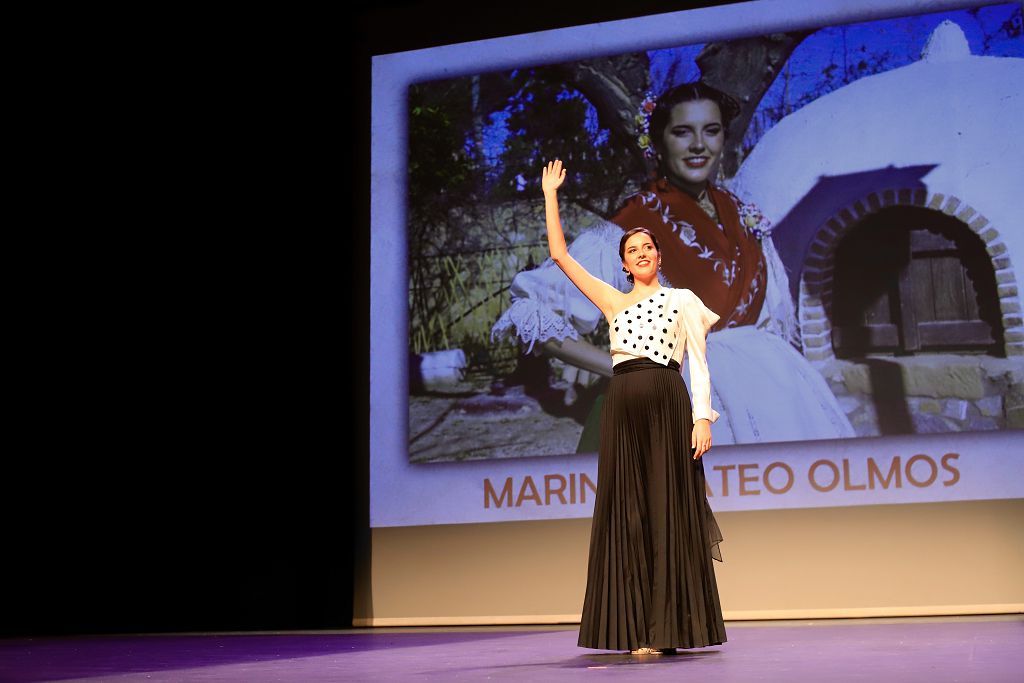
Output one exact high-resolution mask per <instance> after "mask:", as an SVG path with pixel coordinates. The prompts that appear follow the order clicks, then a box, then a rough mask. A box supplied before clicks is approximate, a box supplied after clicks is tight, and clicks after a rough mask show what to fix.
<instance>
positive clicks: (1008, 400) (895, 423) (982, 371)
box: [819, 354, 1024, 436]
mask: <svg viewBox="0 0 1024 683" xmlns="http://www.w3.org/2000/svg"><path fill="white" fill-rule="evenodd" d="M819 370H820V371H821V373H822V374H823V375H824V377H825V379H826V381H827V382H828V384H829V386H830V387H831V389H832V391H833V393H835V395H836V398H837V399H838V401H839V405H840V406H841V407H842V409H843V410H844V412H846V415H847V417H849V419H850V423H851V424H852V425H853V427H854V429H855V430H856V431H857V435H858V436H880V435H882V434H893V433H915V434H933V433H944V432H960V431H984V430H992V429H1024V362H1021V360H1020V359H1019V358H992V357H989V356H981V355H957V354H929V355H922V356H904V357H895V358H894V357H869V358H864V359H858V360H838V359H834V358H833V359H832V360H831V361H829V362H827V363H825V364H821V365H819Z"/></svg>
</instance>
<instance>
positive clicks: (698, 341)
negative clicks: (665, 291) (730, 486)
mask: <svg viewBox="0 0 1024 683" xmlns="http://www.w3.org/2000/svg"><path fill="white" fill-rule="evenodd" d="M683 291H684V293H685V294H686V295H687V300H685V301H683V302H682V304H681V305H682V311H683V312H682V316H683V321H682V322H683V330H684V332H685V333H686V342H685V343H686V354H687V356H688V357H689V364H690V387H691V389H692V391H693V435H692V438H691V443H690V445H691V446H692V447H693V449H694V454H693V457H694V459H697V458H699V457H700V456H702V455H703V454H704V453H706V452H707V451H708V449H709V448H711V423H712V422H714V421H716V420H717V419H718V418H719V417H720V415H719V413H718V411H716V410H715V409H714V408H712V407H711V372H710V371H709V370H708V361H707V339H706V338H707V334H708V330H710V329H711V327H712V326H713V325H714V324H715V323H717V322H718V320H719V316H718V314H717V313H715V312H714V311H712V310H711V309H710V308H708V307H707V306H705V305H704V302H703V301H701V300H700V297H698V296H697V295H696V294H694V293H693V292H691V291H690V290H688V289H687V290H683Z"/></svg>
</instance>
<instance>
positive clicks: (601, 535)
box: [541, 160, 726, 654]
mask: <svg viewBox="0 0 1024 683" xmlns="http://www.w3.org/2000/svg"><path fill="white" fill-rule="evenodd" d="M565 173H566V172H565V169H564V168H563V167H562V163H561V161H558V160H555V161H552V162H549V163H548V164H547V166H546V167H545V168H544V170H543V173H542V179H541V186H542V188H543V191H544V201H545V208H546V211H545V216H546V221H547V235H548V246H549V249H550V252H551V258H552V260H553V261H554V262H555V263H556V264H557V265H558V267H559V268H560V269H561V270H562V271H563V272H564V273H565V274H566V275H567V276H568V277H569V279H570V280H571V281H572V282H573V284H575V285H576V287H577V288H578V289H579V290H580V291H581V292H582V293H583V294H584V295H585V296H586V297H587V298H588V299H589V300H590V301H591V302H592V303H593V304H594V305H595V306H597V307H598V309H600V311H601V312H602V313H603V314H604V316H605V318H606V319H607V320H608V324H609V332H610V338H611V348H610V350H611V356H612V365H613V376H612V380H611V384H610V386H609V389H608V393H607V395H606V398H605V401H604V404H603V406H602V409H601V438H600V448H599V457H598V475H597V476H598V482H597V497H596V500H595V504H594V518H593V524H592V528H591V539H590V559H589V565H588V575H587V590H586V596H585V598H584V606H583V617H582V621H581V624H580V637H579V645H580V646H581V647H590V648H598V649H609V650H624V649H628V650H630V651H631V652H632V653H633V654H661V653H670V652H675V648H677V647H684V648H686V647H702V646H706V645H717V644H720V643H722V642H725V640H726V637H725V626H724V623H723V620H722V610H721V605H720V602H719V598H718V588H717V584H716V581H715V574H714V568H713V566H712V564H711V560H712V555H713V554H717V543H718V542H720V541H721V540H722V537H721V533H720V531H719V529H718V525H717V523H716V522H715V519H714V515H713V514H712V512H711V508H710V506H709V505H708V502H707V497H706V493H705V484H704V465H703V461H702V460H701V456H702V455H704V453H706V452H707V451H708V449H709V448H710V447H711V427H710V423H711V422H713V421H715V420H716V419H718V417H719V415H718V413H717V412H716V411H714V410H712V409H711V386H710V376H709V373H708V368H707V362H706V360H705V356H704V354H705V337H706V335H707V332H708V330H709V329H710V328H711V326H712V325H714V324H715V323H716V322H717V321H718V320H719V317H718V315H716V314H715V313H714V312H712V311H711V310H710V309H708V308H707V307H706V306H705V305H704V304H703V302H702V301H701V300H700V299H699V298H698V297H697V295H696V294H694V293H693V292H692V291H690V290H689V289H672V288H667V287H663V286H662V285H661V284H660V283H659V281H658V269H659V268H660V266H661V251H660V248H659V245H658V242H657V240H656V239H655V237H654V236H653V234H652V233H651V232H650V231H649V230H647V229H646V228H636V229H633V230H628V231H627V232H625V233H624V234H623V235H622V239H621V240H620V242H619V258H620V259H621V261H622V268H623V270H624V271H625V272H626V273H628V276H627V278H628V279H629V280H630V281H631V283H632V285H633V286H632V290H631V291H629V292H628V293H623V292H621V291H619V290H618V289H616V288H615V287H613V286H611V285H610V284H608V283H606V282H604V281H602V280H600V279H599V278H597V277H595V276H593V275H592V274H590V273H589V272H587V270H586V269H585V268H584V267H583V266H581V265H580V264H579V262H578V261H576V259H575V258H573V257H572V255H571V254H569V252H568V250H567V248H566V243H565V235H564V233H563V231H562V225H561V220H560V218H559V211H558V197H557V190H558V188H559V187H560V186H561V185H562V183H563V182H564V180H565ZM684 353H686V354H688V355H689V367H690V380H691V385H692V387H693V394H694V396H693V401H692V404H691V399H690V396H689V393H688V392H687V389H686V385H685V384H684V382H683V378H682V376H681V375H680V374H679V367H680V364H681V362H682V359H683V355H684ZM694 418H696V421H695V419H694ZM709 545H710V546H712V549H711V550H709ZM718 558H719V559H720V555H719V556H718Z"/></svg>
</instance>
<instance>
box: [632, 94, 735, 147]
mask: <svg viewBox="0 0 1024 683" xmlns="http://www.w3.org/2000/svg"><path fill="white" fill-rule="evenodd" d="M697 100H711V101H712V102H714V103H715V104H717V105H718V110H719V111H720V112H722V130H723V131H727V130H729V124H730V123H732V120H733V119H735V118H736V117H737V116H738V115H739V113H740V105H739V104H737V102H736V100H734V99H733V98H732V97H730V96H729V95H726V94H725V93H724V92H722V91H721V90H719V89H718V88H713V87H711V86H710V85H708V84H707V83H704V82H702V81H693V82H691V83H683V84H681V85H677V86H676V87H674V88H671V89H669V90H666V91H665V92H663V93H662V94H661V97H659V98H658V101H657V102H656V103H655V105H654V111H653V112H652V113H651V120H650V124H649V126H648V135H649V136H650V138H651V143H652V144H653V145H654V148H655V149H656V150H657V151H658V152H661V151H662V149H661V147H662V138H663V137H664V135H665V127H666V126H667V125H668V121H669V118H670V117H671V116H672V108H673V107H675V106H676V105H677V104H679V103H680V102H696V101H697Z"/></svg>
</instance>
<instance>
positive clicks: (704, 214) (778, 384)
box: [492, 82, 855, 452]
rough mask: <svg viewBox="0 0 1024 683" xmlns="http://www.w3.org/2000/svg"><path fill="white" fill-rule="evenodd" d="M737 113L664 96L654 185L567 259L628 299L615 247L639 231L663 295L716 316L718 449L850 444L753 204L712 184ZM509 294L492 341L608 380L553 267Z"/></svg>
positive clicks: (582, 311) (725, 99) (692, 97)
mask: <svg viewBox="0 0 1024 683" xmlns="http://www.w3.org/2000/svg"><path fill="white" fill-rule="evenodd" d="M737 112H738V106H737V105H736V103H735V101H733V100H732V98H731V97H729V96H728V95H725V94H724V93H722V92H721V91H719V90H717V89H715V88H712V87H710V86H707V85H705V84H703V83H700V82H696V83H687V84H683V85H681V86H677V87H675V88H673V89H671V90H669V91H667V92H665V93H664V94H663V95H662V96H661V97H660V98H659V99H658V101H657V103H655V104H654V107H653V113H651V116H650V122H649V131H650V133H649V135H650V137H649V144H650V146H651V148H652V150H653V151H654V152H656V154H657V159H658V177H657V178H656V179H654V180H651V181H649V182H647V183H646V184H645V185H644V186H643V187H642V188H641V190H640V191H639V192H637V193H636V194H634V195H632V196H630V197H628V198H627V199H626V201H625V202H624V204H623V206H622V208H621V209H620V210H619V211H618V212H616V213H615V215H614V216H613V217H612V219H611V221H602V222H601V223H600V224H599V225H597V226H596V227H593V228H591V229H589V230H586V231H584V232H583V233H582V234H580V235H579V236H578V237H577V238H576V240H575V241H574V242H573V243H572V245H571V246H570V247H569V250H568V251H569V253H570V254H571V255H572V256H573V257H574V258H575V259H576V260H577V261H578V262H579V263H581V264H582V265H583V266H584V267H585V268H586V269H587V270H588V271H589V272H591V273H593V274H594V275H596V276H597V277H598V278H600V279H602V280H604V281H605V282H607V283H609V284H611V285H613V286H614V287H616V288H617V289H619V290H620V291H627V290H628V284H627V283H626V281H625V278H624V276H623V274H622V272H621V271H620V265H619V264H618V263H617V259H616V256H615V245H616V243H617V242H618V240H619V238H620V237H621V236H622V232H623V231H624V230H630V229H632V228H635V227H639V226H642V227H645V228H647V229H648V230H649V231H650V232H651V234H652V235H654V236H655V237H657V238H658V240H659V243H660V244H661V245H662V249H663V251H662V257H663V264H664V265H663V277H662V282H663V284H670V285H671V286H672V287H677V288H686V289H689V290H691V291H693V292H694V293H695V294H696V295H697V296H698V297H699V298H700V299H701V300H702V301H703V302H705V303H706V304H707V306H708V307H710V308H711V309H712V310H714V311H716V312H717V313H718V314H719V315H720V316H721V317H720V319H719V320H718V322H717V323H716V324H715V325H714V327H713V328H712V329H711V334H710V335H709V337H708V350H707V362H708V365H709V367H710V368H711V372H712V373H713V374H714V376H715V385H714V390H713V392H712V397H711V401H712V405H713V406H714V408H715V409H716V410H718V411H720V412H721V413H722V415H723V416H724V417H723V419H722V420H719V421H718V422H716V423H715V425H714V428H713V430H712V433H713V435H714V439H715V443H716V444H719V445H721V444H732V443H756V442H766V441H800V440H808V439H833V438H840V437H842V438H845V437H852V436H855V432H854V430H853V427H852V426H851V425H850V422H849V420H848V419H847V417H846V415H845V413H844V412H843V411H842V409H841V408H840V407H839V404H838V402H837V401H836V398H835V395H834V394H833V393H832V391H831V390H830V389H829V387H828V384H827V383H826V382H825V380H824V378H823V377H822V376H821V375H820V373H818V372H817V371H816V370H815V369H814V368H813V367H812V366H811V364H810V363H809V362H808V361H807V360H806V359H805V358H804V356H803V355H802V354H801V353H800V352H799V351H797V350H796V348H794V345H796V344H797V343H798V337H797V325H796V319H795V314H794V308H793V302H792V299H791V296H790V293H789V283H788V279H787V277H786V274H785V270H784V268H783V266H782V262H781V260H780V258H779V256H778V254H777V252H776V250H775V247H774V245H773V243H772V240H771V234H770V232H771V225H770V223H769V222H768V221H767V219H765V218H764V217H763V216H762V215H761V213H760V211H758V210H757V208H756V207H754V206H753V205H752V204H749V203H745V202H742V201H740V200H739V199H738V198H737V197H736V196H734V195H733V194H731V193H730V192H728V191H727V190H725V189H723V188H720V187H717V186H715V185H714V184H712V183H711V182H709V178H711V177H714V174H715V172H716V170H717V166H718V163H719V161H720V159H721V155H722V150H723V149H724V146H725V130H726V128H727V127H728V124H729V122H730V121H731V120H732V118H733V117H734V116H735V115H736V113H737ZM511 290H512V305H511V306H510V307H509V309H507V310H506V311H505V313H504V314H502V316H501V318H500V319H499V320H498V321H497V322H496V323H495V325H494V327H493V329H492V338H498V337H500V336H503V335H506V334H511V333H512V332H513V331H514V332H515V334H516V335H517V336H518V337H519V338H520V339H521V340H522V341H523V342H524V343H525V344H528V346H529V348H531V349H532V348H533V346H534V344H535V343H537V342H540V344H541V345H542V348H543V349H544V351H545V352H546V353H548V354H549V355H551V356H554V357H556V358H560V359H562V360H564V361H566V362H567V363H569V364H570V365H572V366H575V367H577V368H582V369H585V370H588V371H591V372H594V373H597V374H599V375H603V376H606V377H608V376H611V374H612V370H611V367H610V365H609V362H608V357H607V354H605V353H604V352H602V351H601V350H599V349H596V348H595V347H593V346H592V345H590V344H587V343H586V342H583V341H581V340H580V339H579V335H580V334H588V333H590V332H592V331H594V329H595V328H596V326H597V324H598V321H599V320H600V316H601V312H600V310H599V309H598V308H597V307H596V306H594V305H593V304H592V303H591V302H590V301H588V300H587V298H586V297H584V296H583V295H582V294H581V293H580V292H579V290H578V289H576V288H575V287H573V286H571V284H570V283H569V282H567V281H566V280H565V278H564V277H563V276H562V274H561V272H560V271H559V269H558V268H557V267H556V265H555V264H554V263H553V262H552V261H550V260H549V261H547V262H545V263H544V264H542V265H541V266H540V267H538V268H536V269H534V270H530V271H525V272H522V273H519V274H518V275H517V276H516V277H515V279H514V280H513V282H512V287H511ZM684 377H685V374H684ZM691 389H692V387H691ZM588 424H594V421H593V420H591V421H588ZM594 441H595V440H594V439H590V438H588V435H587V433H584V435H583V438H582V439H581V446H580V449H579V450H581V451H591V452H592V451H593V450H594V445H595V443H594Z"/></svg>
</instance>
